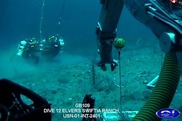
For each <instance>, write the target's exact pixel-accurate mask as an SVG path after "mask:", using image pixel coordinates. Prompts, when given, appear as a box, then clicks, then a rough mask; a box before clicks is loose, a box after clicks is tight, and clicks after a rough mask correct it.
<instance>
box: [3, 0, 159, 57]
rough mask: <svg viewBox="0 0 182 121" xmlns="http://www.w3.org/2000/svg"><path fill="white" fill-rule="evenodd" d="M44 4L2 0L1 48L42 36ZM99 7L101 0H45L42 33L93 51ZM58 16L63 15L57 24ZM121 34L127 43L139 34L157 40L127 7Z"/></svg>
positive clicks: (147, 40) (35, 0)
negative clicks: (55, 35)
mask: <svg viewBox="0 0 182 121" xmlns="http://www.w3.org/2000/svg"><path fill="white" fill-rule="evenodd" d="M64 1H65V3H64ZM41 8H42V0H24V1H22V0H1V1H0V46H1V49H2V48H8V47H10V46H17V44H18V42H19V41H20V40H22V39H24V38H27V37H37V38H39V37H40V36H39V31H40V15H41ZM100 10H101V5H100V3H99V1H98V0H87V1H83V0H51V1H50V0H45V6H44V11H43V12H44V14H43V17H44V19H43V21H42V31H43V34H42V36H43V37H46V36H50V35H54V34H57V33H58V34H60V35H62V37H63V39H64V40H65V51H66V52H70V53H78V54H92V53H94V52H95V51H96V49H97V47H96V42H95V40H96V36H95V28H96V22H97V20H98V19H99V15H100ZM59 17H61V18H62V19H61V24H60V26H59V27H58V21H59ZM143 33H145V34H143ZM118 36H121V37H124V38H125V40H126V41H127V46H128V47H129V46H131V45H133V43H136V41H137V40H138V39H139V38H141V41H142V42H144V44H145V43H146V44H151V42H153V41H156V38H155V37H154V36H153V34H152V33H151V32H150V30H148V29H147V28H146V27H145V26H144V25H142V24H141V23H139V22H138V21H136V20H135V19H134V18H133V17H132V16H131V15H130V13H129V12H128V11H127V10H126V9H125V8H124V10H123V13H122V16H121V19H120V22H119V25H118ZM157 44H158V43H157ZM85 52H86V53H85Z"/></svg>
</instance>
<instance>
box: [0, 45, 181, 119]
mask: <svg viewBox="0 0 182 121" xmlns="http://www.w3.org/2000/svg"><path fill="white" fill-rule="evenodd" d="M1 56H2V58H1V60H2V63H3V64H2V65H3V66H1V67H0V69H1V70H3V71H2V72H0V77H1V78H4V77H5V78H8V79H11V80H12V81H14V82H16V83H18V84H20V85H23V86H25V87H27V88H28V89H30V90H33V91H34V92H36V93H37V94H39V95H41V96H42V97H44V98H45V99H47V101H48V102H49V103H51V104H52V105H51V107H52V108H53V109H63V108H67V109H73V108H75V104H78V103H82V101H83V98H84V96H85V94H93V97H94V98H95V108H97V109H103V108H104V109H120V111H121V110H122V111H138V110H139V109H140V108H141V107H142V106H143V104H144V103H145V102H146V100H147V99H148V97H149V96H150V94H151V92H152V90H150V89H148V88H147V87H146V83H147V82H149V81H151V80H152V79H153V78H155V77H156V76H157V75H158V74H159V72H160V68H161V66H162V62H163V58H164V54H163V53H162V52H161V50H160V49H159V48H156V47H155V48H153V47H141V48H136V49H123V50H122V52H121V65H120V67H121V83H122V94H121V95H120V88H119V87H120V85H119V84H120V80H119V69H118V67H117V68H116V69H115V70H114V71H113V72H112V71H110V68H108V70H107V71H102V70H101V69H100V68H99V67H97V66H96V65H94V64H93V63H94V62H95V61H94V57H90V56H79V55H76V54H75V55H70V54H67V53H66V52H64V53H63V54H60V55H59V56H58V57H57V58H56V59H55V61H54V62H49V63H45V62H42V63H40V64H39V65H36V66H34V65H31V64H29V63H26V62H25V61H24V60H22V59H21V58H19V57H14V56H13V57H12V53H9V54H7V53H6V54H4V52H2V53H1ZM115 57H117V54H116V55H115ZM97 58H98V57H97ZM96 60H97V59H96ZM181 95H182V81H180V83H179V86H178V89H177V90H176V95H175V97H174V99H173V102H172V104H171V107H172V108H174V109H178V110H180V108H182V107H181V106H182V103H179V102H182V96H181ZM120 97H121V100H122V103H121V105H120V103H119V101H120ZM181 110H182V109H181ZM52 119H53V121H80V120H81V119H79V118H71V119H69V118H63V114H62V113H53V114H52ZM181 119H182V118H178V119H176V120H175V121H178V120H179V121H180V120H181Z"/></svg>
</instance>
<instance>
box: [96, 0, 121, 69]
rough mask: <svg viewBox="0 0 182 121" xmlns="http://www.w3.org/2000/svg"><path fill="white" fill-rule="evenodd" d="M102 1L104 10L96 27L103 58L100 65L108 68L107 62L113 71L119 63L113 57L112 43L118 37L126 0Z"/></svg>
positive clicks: (100, 52)
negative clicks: (120, 19)
mask: <svg viewBox="0 0 182 121" xmlns="http://www.w3.org/2000/svg"><path fill="white" fill-rule="evenodd" d="M100 2H101V4H102V10H101V14H100V19H99V21H98V23H97V29H96V34H97V39H98V40H99V42H98V46H99V54H100V58H101V60H100V61H99V62H98V66H100V67H101V68H102V69H103V70H106V66H105V64H111V70H112V71H113V70H114V68H115V67H116V66H117V63H116V62H115V61H114V60H113V57H112V43H113V40H114V39H115V37H116V28H117V25H118V21H119V18H120V15H121V11H122V9H123V4H124V2H123V0H100Z"/></svg>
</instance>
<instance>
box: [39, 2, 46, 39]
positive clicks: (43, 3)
mask: <svg viewBox="0 0 182 121" xmlns="http://www.w3.org/2000/svg"><path fill="white" fill-rule="evenodd" d="M44 6H45V0H43V1H42V8H41V15H40V26H39V34H40V40H42V23H43V19H44Z"/></svg>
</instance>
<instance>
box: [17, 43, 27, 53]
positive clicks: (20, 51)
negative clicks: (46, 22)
mask: <svg viewBox="0 0 182 121" xmlns="http://www.w3.org/2000/svg"><path fill="white" fill-rule="evenodd" d="M26 44H27V42H26V41H25V40H22V41H21V42H20V44H19V45H18V52H17V55H19V56H21V55H22V54H23V51H24V48H25V46H26Z"/></svg>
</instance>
